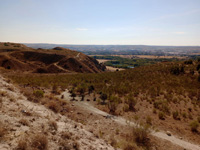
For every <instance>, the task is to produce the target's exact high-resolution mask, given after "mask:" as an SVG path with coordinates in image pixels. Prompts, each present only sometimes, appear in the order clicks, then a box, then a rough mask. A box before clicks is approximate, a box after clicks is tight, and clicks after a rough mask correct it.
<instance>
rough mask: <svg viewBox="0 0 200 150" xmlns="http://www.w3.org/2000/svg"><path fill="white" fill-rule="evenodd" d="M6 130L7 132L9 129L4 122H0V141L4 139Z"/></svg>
mask: <svg viewBox="0 0 200 150" xmlns="http://www.w3.org/2000/svg"><path fill="white" fill-rule="evenodd" d="M6 132H7V129H6V127H5V125H4V124H3V123H2V122H0V141H1V140H2V139H3V137H4V136H5V134H6Z"/></svg>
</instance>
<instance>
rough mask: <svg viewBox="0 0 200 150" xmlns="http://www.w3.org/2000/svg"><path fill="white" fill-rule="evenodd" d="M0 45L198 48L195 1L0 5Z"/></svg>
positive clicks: (199, 17) (199, 14)
mask: <svg viewBox="0 0 200 150" xmlns="http://www.w3.org/2000/svg"><path fill="white" fill-rule="evenodd" d="M0 41H1V42H7V41H9V42H21V43H57V44H131V45H132V44H133V45H138V44H143V45H198V46H200V0H0Z"/></svg>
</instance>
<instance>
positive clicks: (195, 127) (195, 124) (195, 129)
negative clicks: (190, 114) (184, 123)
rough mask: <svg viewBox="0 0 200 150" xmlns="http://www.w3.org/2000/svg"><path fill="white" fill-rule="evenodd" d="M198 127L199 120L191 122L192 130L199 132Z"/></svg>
mask: <svg viewBox="0 0 200 150" xmlns="http://www.w3.org/2000/svg"><path fill="white" fill-rule="evenodd" d="M198 127H199V123H198V121H196V120H195V121H192V122H191V123H190V128H191V130H192V132H197V130H198Z"/></svg>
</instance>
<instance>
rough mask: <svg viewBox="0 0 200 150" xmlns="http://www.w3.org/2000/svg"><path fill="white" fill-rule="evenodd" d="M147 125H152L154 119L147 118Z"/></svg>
mask: <svg viewBox="0 0 200 150" xmlns="http://www.w3.org/2000/svg"><path fill="white" fill-rule="evenodd" d="M146 123H147V124H148V125H152V119H151V117H150V116H147V118H146Z"/></svg>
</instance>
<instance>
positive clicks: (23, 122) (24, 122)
mask: <svg viewBox="0 0 200 150" xmlns="http://www.w3.org/2000/svg"><path fill="white" fill-rule="evenodd" d="M19 123H21V124H22V125H24V126H29V122H28V120H26V119H21V120H19Z"/></svg>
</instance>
